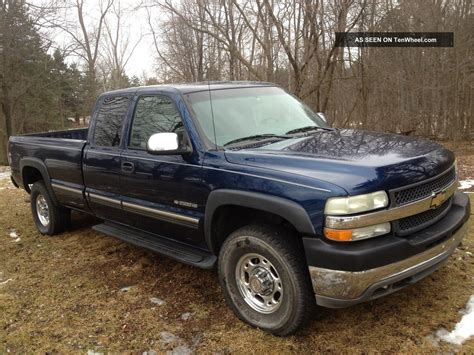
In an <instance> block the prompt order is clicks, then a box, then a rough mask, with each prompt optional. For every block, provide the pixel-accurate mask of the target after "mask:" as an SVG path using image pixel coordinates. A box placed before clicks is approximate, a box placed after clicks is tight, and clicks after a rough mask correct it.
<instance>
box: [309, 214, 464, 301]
mask: <svg viewBox="0 0 474 355" xmlns="http://www.w3.org/2000/svg"><path fill="white" fill-rule="evenodd" d="M467 231H468V224H467V223H464V224H463V225H462V226H461V227H460V228H459V229H458V230H457V231H456V232H455V233H454V234H453V235H452V236H451V237H450V238H449V239H447V240H445V241H444V242H443V243H441V244H438V245H436V246H434V247H433V248H431V249H428V250H426V251H424V252H422V253H419V254H417V255H414V256H412V257H409V258H407V259H405V260H401V261H398V262H395V263H392V264H388V265H384V266H381V267H377V268H374V269H370V270H364V271H356V272H351V271H341V270H331V269H324V268H319V267H314V266H310V267H309V272H310V275H311V281H312V284H313V289H314V292H315V294H316V302H317V303H318V304H319V305H321V306H325V307H330V308H341V307H347V306H350V305H352V304H356V303H360V302H364V301H369V300H372V299H375V298H378V297H382V296H384V295H387V294H389V293H392V292H395V291H397V290H399V289H401V288H403V287H406V286H408V285H410V284H413V283H415V282H417V281H418V280H420V279H422V278H423V277H425V276H428V275H429V274H431V273H432V272H433V271H434V270H436V269H437V268H438V267H439V266H441V265H442V263H443V262H444V261H446V259H447V258H448V257H449V256H450V255H451V254H452V253H453V252H454V250H455V249H456V247H457V246H458V245H459V243H460V242H461V240H462V239H463V238H464V236H465V235H466V234H467Z"/></svg>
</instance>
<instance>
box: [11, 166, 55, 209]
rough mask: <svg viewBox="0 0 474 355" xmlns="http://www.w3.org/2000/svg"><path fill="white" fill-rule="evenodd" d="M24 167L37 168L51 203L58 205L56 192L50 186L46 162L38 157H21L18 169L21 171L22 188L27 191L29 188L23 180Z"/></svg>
mask: <svg viewBox="0 0 474 355" xmlns="http://www.w3.org/2000/svg"><path fill="white" fill-rule="evenodd" d="M26 167H31V168H35V169H37V170H38V171H39V172H40V174H41V176H42V177H43V181H44V183H45V186H46V189H47V190H48V192H49V195H50V197H51V199H52V200H53V203H54V204H56V205H59V202H58V199H57V198H56V194H55V193H54V191H53V189H52V187H51V178H50V177H49V173H48V169H47V168H46V164H45V163H44V162H43V161H42V160H41V159H38V158H30V157H28V158H23V159H21V161H20V171H21V183H22V185H23V188H24V189H25V190H26V191H27V192H28V193H29V192H30V191H29V190H30V188H29V187H28V185H26V184H25V181H24V179H23V169H24V168H26Z"/></svg>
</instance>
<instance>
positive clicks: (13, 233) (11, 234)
mask: <svg viewBox="0 0 474 355" xmlns="http://www.w3.org/2000/svg"><path fill="white" fill-rule="evenodd" d="M10 238H13V241H14V242H15V243H18V242H19V241H20V240H21V239H20V237H19V236H18V234H16V230H15V229H11V230H10Z"/></svg>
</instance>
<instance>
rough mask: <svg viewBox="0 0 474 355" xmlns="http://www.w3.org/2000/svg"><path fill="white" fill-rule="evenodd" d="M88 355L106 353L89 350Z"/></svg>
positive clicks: (102, 354)
mask: <svg viewBox="0 0 474 355" xmlns="http://www.w3.org/2000/svg"><path fill="white" fill-rule="evenodd" d="M87 355H104V353H98V352H96V351H95V350H87Z"/></svg>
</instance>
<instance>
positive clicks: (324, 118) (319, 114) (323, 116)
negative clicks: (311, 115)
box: [316, 112, 328, 123]
mask: <svg viewBox="0 0 474 355" xmlns="http://www.w3.org/2000/svg"><path fill="white" fill-rule="evenodd" d="M316 114H317V115H318V116H319V118H321V119H322V120H323V121H324V122H325V123H328V119H327V118H326V115H325V114H324V112H317V113H316Z"/></svg>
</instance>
